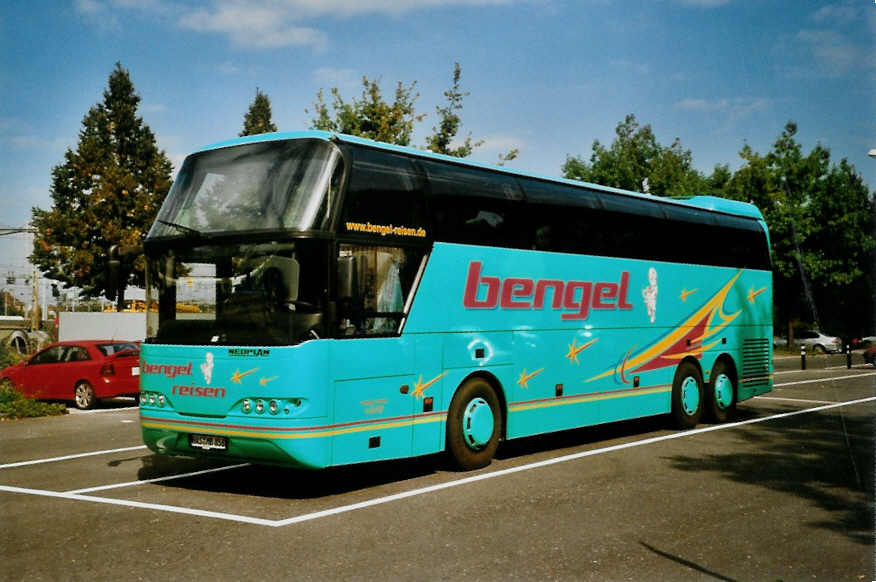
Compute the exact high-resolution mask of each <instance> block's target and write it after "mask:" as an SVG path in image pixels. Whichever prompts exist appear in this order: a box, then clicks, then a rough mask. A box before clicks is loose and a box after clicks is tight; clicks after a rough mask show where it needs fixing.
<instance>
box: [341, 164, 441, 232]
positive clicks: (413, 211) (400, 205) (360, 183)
mask: <svg viewBox="0 0 876 582" xmlns="http://www.w3.org/2000/svg"><path fill="white" fill-rule="evenodd" d="M349 151H350V152H351V155H352V159H353V163H352V166H353V169H352V172H351V175H350V180H349V184H348V186H347V192H346V194H345V196H344V210H343V212H342V214H341V224H340V227H339V232H341V233H346V234H363V235H371V236H376V237H377V238H383V237H401V238H425V237H426V236H428V234H429V233H428V229H427V228H426V220H425V219H426V213H425V210H424V207H423V190H424V187H423V176H422V174H421V173H420V171H419V170H418V168H417V166H416V165H415V163H414V161H413V160H411V159H410V158H407V157H405V156H401V155H396V154H391V153H387V152H382V151H378V150H371V149H366V148H355V149H350V150H349Z"/></svg>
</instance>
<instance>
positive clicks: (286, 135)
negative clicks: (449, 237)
mask: <svg viewBox="0 0 876 582" xmlns="http://www.w3.org/2000/svg"><path fill="white" fill-rule="evenodd" d="M289 139H322V140H325V141H338V142H342V143H349V144H357V145H362V146H366V147H370V148H376V149H382V150H387V151H393V152H399V153H403V154H407V155H410V156H416V157H420V158H426V159H432V160H440V161H444V162H448V163H452V164H457V165H462V166H470V167H474V168H482V169H486V170H491V171H494V172H501V173H503V174H510V175H513V176H521V177H526V178H535V179H538V180H546V181H549V182H556V183H560V184H568V185H571V186H577V187H586V188H590V189H593V190H596V191H599V192H606V193H610V194H618V195H621V196H630V197H634V198H642V199H647V200H651V201H655V202H660V203H664V204H676V205H679V206H688V207H693V208H699V209H703V210H710V211H713V212H718V213H721V214H731V215H734V216H744V217H747V218H754V219H757V220H760V221H763V215H762V214H761V212H760V210H759V209H758V208H757V207H756V206H755V205H754V204H749V203H747V202H740V201H737V200H728V199H726V198H719V197H717V196H692V197H687V198H665V197H662V196H654V195H652V194H642V193H640V192H633V191H630V190H621V189H619V188H611V187H609V186H602V185H599V184H592V183H590V182H583V181H580V180H570V179H567V178H558V177H554V176H544V175H541V174H536V173H532V172H526V171H521V170H512V169H509V168H505V167H503V166H496V165H492V164H485V163H481V162H476V161H473V160H468V159H465V158H456V157H452V156H446V155H443V154H436V153H434V152H430V151H428V150H420V149H416V148H412V147H405V146H398V145H393V144H388V143H383V142H379V141H374V140H370V139H365V138H361V137H356V136H352V135H346V134H343V133H335V132H329V131H319V130H307V131H289V132H275V133H262V134H258V135H251V136H246V137H240V138H236V139H231V140H226V141H222V142H217V143H214V144H211V145H208V146H205V147H203V148H201V149H199V150H197V151H198V152H202V151H208V150H213V149H219V148H225V147H232V146H236V145H242V144H247V143H258V142H266V141H283V140H289Z"/></svg>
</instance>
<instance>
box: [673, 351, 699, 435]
mask: <svg viewBox="0 0 876 582" xmlns="http://www.w3.org/2000/svg"><path fill="white" fill-rule="evenodd" d="M703 394H704V391H703V375H702V373H700V369H699V368H698V367H697V366H695V365H694V364H693V363H691V362H682V363H681V365H679V366H678V369H676V370H675V379H674V380H673V382H672V417H673V418H674V419H675V424H676V425H678V427H679V428H682V429H687V428H693V427H695V426H696V425H697V423H698V422H699V421H700V417H701V416H702V414H703V400H704V398H703Z"/></svg>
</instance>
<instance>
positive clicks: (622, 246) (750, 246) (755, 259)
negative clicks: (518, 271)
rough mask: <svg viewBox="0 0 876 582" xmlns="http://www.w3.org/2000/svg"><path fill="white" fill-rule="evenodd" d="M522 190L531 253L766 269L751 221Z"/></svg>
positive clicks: (585, 194)
mask: <svg viewBox="0 0 876 582" xmlns="http://www.w3.org/2000/svg"><path fill="white" fill-rule="evenodd" d="M522 183H523V187H524V189H525V191H526V196H527V200H528V208H527V211H526V230H527V232H528V233H529V236H530V241H531V248H533V249H538V250H547V251H557V252H568V253H582V254H592V255H598V256H607V257H626V258H632V259H643V260H653V261H667V262H676V263H688V264H702V265H715V266H723V267H738V268H749V269H764V270H769V269H770V259H769V251H768V248H767V242H766V236H765V234H764V231H763V229H762V228H761V226H760V225H759V224H758V222H757V221H755V220H752V219H747V218H742V217H735V216H730V215H719V214H716V213H713V212H709V211H706V210H701V209H697V208H687V207H684V206H676V205H669V204H662V203H660V202H658V201H657V200H648V199H646V198H637V197H633V196H623V195H614V194H611V193H597V192H594V191H592V190H589V189H587V188H575V187H572V186H566V185H563V184H550V183H543V182H538V181H534V180H532V181H529V180H524V181H523V182H522Z"/></svg>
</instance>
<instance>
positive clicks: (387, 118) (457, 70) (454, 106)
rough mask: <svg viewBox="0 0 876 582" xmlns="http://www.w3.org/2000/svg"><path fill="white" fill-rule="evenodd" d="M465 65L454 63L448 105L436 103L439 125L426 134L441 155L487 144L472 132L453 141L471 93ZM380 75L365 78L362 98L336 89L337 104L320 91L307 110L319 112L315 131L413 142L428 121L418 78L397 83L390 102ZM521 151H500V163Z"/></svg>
mask: <svg viewBox="0 0 876 582" xmlns="http://www.w3.org/2000/svg"><path fill="white" fill-rule="evenodd" d="M461 76H462V69H461V67H460V66H459V63H454V65H453V81H452V84H451V86H450V88H449V89H448V90H447V91H445V92H444V97H445V99H446V103H445V104H444V105H443V106H436V107H435V111H436V113H437V115H438V125H437V126H433V127H432V132H433V133H432V135H430V136H428V137H427V138H426V146H425V147H424V149H427V150H429V151H433V152H435V153H439V154H444V155H448V156H454V157H458V158H465V157H468V156H469V155H471V153H472V151H474V149H475V148H477V147H479V146H481V145H483V143H484V140H476V141H474V140H472V137H471V133H469V134H468V136H466V138H465V140H464V141H463V142H462V143H461V144H460V145H457V146H454V145H453V140H454V138H455V137H456V135H457V134H458V133H459V128H460V125H461V124H462V121H461V119H460V117H459V113H458V112H459V111H460V110H461V109H462V100H463V98H465V97H467V96H468V95H469V93H468V92H464V91H462V88H461V87H460V79H461ZM379 81H380V80H379V79H369V78H368V77H362V96H361V97H360V98H358V99H356V98H353V100H352V101H350V102H347V101H345V100H344V98H343V97H342V96H341V92H340V90H339V89H338V88H337V87H335V88H332V89H330V93H331V95H332V103H331V105H329V104H327V103H326V100H325V93H324V92H323V90H322V89H320V90H319V91H318V92H317V94H316V101H315V102H314V104H313V110H312V111H310V110H306V112H307V113H312V114H313V115H315V117H313V118H312V119H311V126H310V127H311V129H321V130H324V131H334V132H338V133H346V134H348V135H355V136H359V137H364V138H368V139H373V140H376V141H382V142H386V143H392V144H396V145H403V146H407V145H410V143H411V136H412V134H413V131H414V124H415V123H419V122H421V121H423V119H425V117H426V115H425V114H419V115H418V114H417V113H416V108H415V107H414V102H415V101H416V100H417V98H418V97H419V96H420V95H419V93H415V92H414V89H415V88H416V86H417V82H416V81H414V82H412V83H411V84H410V85H407V86H405V85H404V84H403V83H402V82H401V81H399V82H398V84H397V85H396V90H395V97H394V99H393V101H392V102H391V103H390V102H388V101H386V99H385V98H384V97H383V94H382V92H381V90H380V84H379ZM518 153H519V150H518V149H516V148H514V149H512V150H511V151H509V152H507V153H503V154H499V161H498V164H499V165H500V166H501V165H504V164H505V163H506V162H509V161H511V160H513V159H515V158H516V157H517V154H518Z"/></svg>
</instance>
